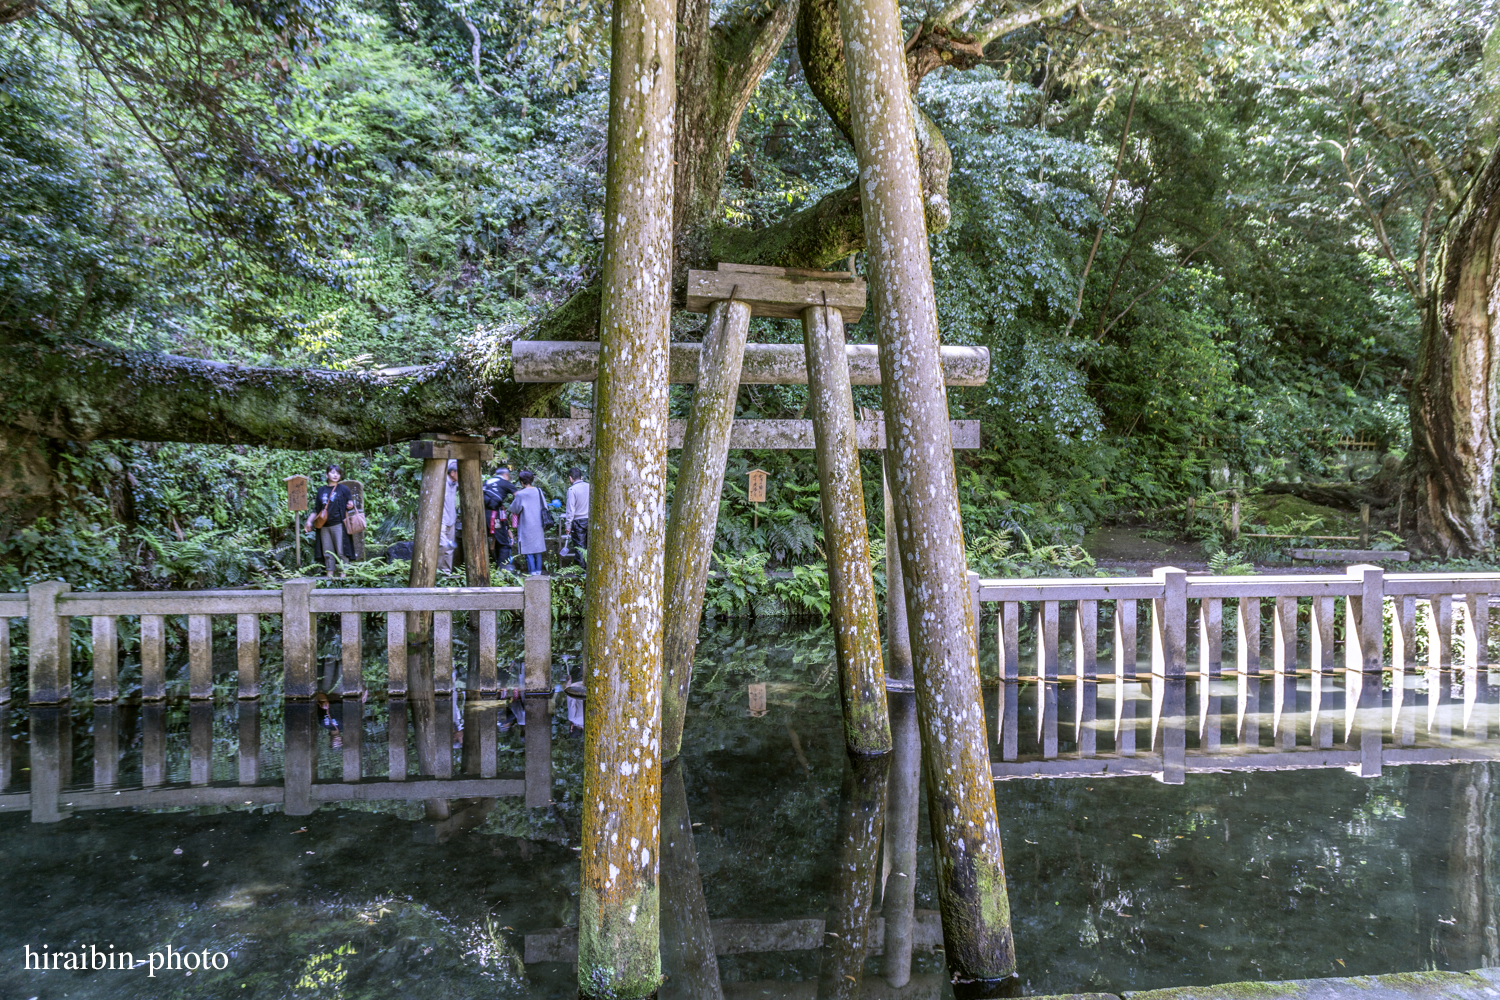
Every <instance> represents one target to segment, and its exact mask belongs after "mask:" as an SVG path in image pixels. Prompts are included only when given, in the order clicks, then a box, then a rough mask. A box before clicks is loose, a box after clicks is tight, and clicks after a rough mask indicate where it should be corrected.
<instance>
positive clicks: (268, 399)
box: [0, 341, 556, 450]
mask: <svg viewBox="0 0 1500 1000" xmlns="http://www.w3.org/2000/svg"><path fill="white" fill-rule="evenodd" d="M555 392H556V387H555V386H548V385H520V384H517V383H514V382H511V381H509V350H508V347H507V346H504V345H501V346H498V347H496V348H494V350H493V351H492V352H491V353H490V354H489V355H487V356H486V355H484V354H483V353H480V354H472V353H471V354H464V355H459V356H455V357H454V358H452V359H450V360H448V361H445V362H442V363H439V364H435V365H427V366H424V367H421V368H414V369H403V370H400V371H399V372H395V373H376V372H349V371H326V370H320V369H310V368H255V367H248V366H244V365H229V364H222V363H220V362H215V361H203V360H201V359H198V358H186V357H180V356H177V355H172V354H153V353H148V352H135V351H125V350H121V349H119V348H116V347H111V346H108V345H105V344H100V343H95V342H89V341H83V342H77V343H69V344H63V345H47V344H38V343H17V342H10V343H3V344H0V424H6V425H10V426H13V427H19V428H23V429H25V430H28V431H31V432H33V433H36V434H40V435H43V436H45V437H50V438H57V439H64V440H73V441H89V440H93V439H96V438H127V439H135V440H141V441H183V442H205V443H233V444H257V445H269V446H273V447H278V448H341V449H346V450H357V449H364V448H373V447H376V446H378V445H383V444H388V443H390V442H393V441H401V440H404V439H407V438H412V437H416V436H417V435H419V434H422V433H425V432H452V433H457V432H465V431H468V432H473V433H481V434H482V433H486V432H489V431H491V430H493V429H497V428H509V427H513V426H514V425H515V424H516V422H517V421H518V420H519V418H520V417H521V416H522V415H523V414H526V413H529V412H532V411H533V410H535V409H537V408H538V407H539V406H541V405H542V404H543V403H544V402H545V400H546V399H547V398H548V397H550V396H551V395H552V394H554V393H555Z"/></svg>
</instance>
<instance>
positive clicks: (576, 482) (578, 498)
mask: <svg viewBox="0 0 1500 1000" xmlns="http://www.w3.org/2000/svg"><path fill="white" fill-rule="evenodd" d="M568 483H569V486H568V504H567V507H566V508H565V509H564V510H563V530H564V532H565V533H566V535H565V537H566V538H567V543H568V545H567V547H568V548H570V549H572V550H573V558H574V559H576V560H578V565H579V566H580V567H583V566H584V561H583V553H584V550H585V549H587V548H588V547H589V484H588V482H587V480H585V479H584V478H583V470H582V469H579V468H576V467H575V468H572V469H569V470H568ZM585 568H586V567H585Z"/></svg>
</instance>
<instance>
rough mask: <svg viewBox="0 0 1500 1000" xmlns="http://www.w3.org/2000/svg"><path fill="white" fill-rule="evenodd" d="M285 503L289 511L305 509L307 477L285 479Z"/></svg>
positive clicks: (288, 477)
mask: <svg viewBox="0 0 1500 1000" xmlns="http://www.w3.org/2000/svg"><path fill="white" fill-rule="evenodd" d="M286 503H287V507H288V508H290V509H291V510H306V509H307V477H306V476H287V477H286Z"/></svg>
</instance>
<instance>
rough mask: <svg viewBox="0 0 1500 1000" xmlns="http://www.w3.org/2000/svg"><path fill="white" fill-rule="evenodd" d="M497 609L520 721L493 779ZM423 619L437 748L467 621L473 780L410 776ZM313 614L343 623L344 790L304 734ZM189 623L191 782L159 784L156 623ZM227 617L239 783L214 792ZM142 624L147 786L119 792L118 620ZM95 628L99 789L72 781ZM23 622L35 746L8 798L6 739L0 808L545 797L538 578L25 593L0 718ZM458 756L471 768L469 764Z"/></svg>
mask: <svg viewBox="0 0 1500 1000" xmlns="http://www.w3.org/2000/svg"><path fill="white" fill-rule="evenodd" d="M498 611H513V612H520V613H521V615H522V617H523V631H524V637H525V655H524V667H523V679H522V685H523V688H522V689H523V690H524V692H525V695H524V697H525V706H526V711H527V717H528V718H529V719H531V720H532V722H533V724H532V725H529V726H527V727H526V742H525V762H526V764H525V767H526V770H525V774H524V776H521V775H515V776H510V777H502V776H500V775H499V774H498V772H497V753H496V730H497V726H496V723H497V715H498V711H499V710H500V708H501V706H500V704H499V702H498V701H497V700H496V699H495V697H494V695H495V693H496V692H497V691H498V690H499V671H498V669H497V662H496V654H497V629H496V618H495V614H496V612H498ZM422 612H430V613H431V614H432V616H433V617H432V639H431V647H430V655H431V657H432V665H433V675H434V681H435V683H434V687H435V694H436V697H437V700H438V704H437V705H436V706H435V710H434V720H435V725H436V726H437V729H438V732H437V734H436V739H437V743H438V745H439V746H440V747H447V746H448V745H449V741H450V739H451V736H452V732H451V726H452V712H453V698H454V696H455V692H454V670H453V615H454V614H455V613H459V614H469V615H472V628H473V629H474V634H473V636H472V637H471V643H470V646H471V649H472V650H473V656H472V659H471V661H470V663H471V669H473V670H475V671H477V673H476V675H475V679H476V684H475V685H470V686H469V687H468V689H469V691H470V693H471V695H477V696H478V697H471V698H470V699H469V700H468V702H467V703H466V705H465V717H466V718H468V719H469V723H470V724H473V725H475V726H476V732H477V739H476V741H475V743H474V746H473V750H474V756H473V759H474V761H475V766H474V767H473V768H472V769H470V768H468V767H467V766H466V770H472V772H473V773H471V774H465V775H464V776H462V777H458V778H454V777H452V774H451V757H450V755H449V754H447V753H441V754H439V764H438V770H439V771H440V773H438V774H435V775H419V776H409V774H408V770H409V769H408V762H407V749H406V733H407V726H408V717H409V713H408V708H407V702H406V698H407V695H408V694H409V692H408V690H407V663H408V652H409V649H408V631H407V616H408V615H409V614H414V613H422ZM372 613H373V614H384V615H385V618H386V621H385V625H386V629H385V631H386V659H387V667H388V678H389V679H388V684H387V691H386V694H387V696H388V699H389V700H388V705H387V710H388V712H389V725H390V734H391V735H390V738H389V750H388V761H387V765H388V766H387V770H386V773H385V774H384V775H374V774H366V773H365V771H366V769H367V767H368V764H367V762H365V761H363V759H362V733H363V711H362V707H363V702H364V696H365V695H366V692H365V690H364V681H363V678H362V676H361V664H362V660H363V647H362V632H363V627H362V626H363V620H362V619H363V616H364V615H366V614H372ZM318 614H336V615H338V616H339V634H340V640H341V644H340V645H341V648H340V661H339V674H340V685H339V694H338V695H335V696H334V698H333V703H334V704H333V706H331V711H335V712H339V713H341V716H340V717H341V718H342V719H344V720H345V722H346V724H345V725H343V726H342V727H341V732H342V743H343V774H342V781H341V782H318V781H316V780H315V777H314V775H315V766H314V765H315V761H314V756H315V755H314V743H315V740H314V733H315V731H316V730H315V722H316V718H315V717H316V715H317V713H318V709H317V707H316V706H315V705H314V704H313V703H312V698H313V697H314V695H315V694H316V693H317V688H318V685H317V670H316V667H317V642H316V637H317V629H316V622H315V617H314V616H316V615H318ZM173 615H179V616H184V617H186V619H187V622H186V634H187V673H188V694H189V698H190V701H191V707H190V735H189V747H190V758H191V762H190V769H189V770H190V775H191V777H190V780H189V782H188V783H187V785H185V786H184V785H175V786H174V785H170V784H168V783H167V782H166V779H165V776H166V763H165V761H166V743H167V729H166V720H165V709H166V706H165V701H166V697H167V652H166V620H167V618H168V616H173ZM216 615H217V616H223V617H230V616H233V618H234V620H235V629H234V642H235V659H234V663H235V670H236V672H237V678H236V679H237V693H238V699H239V706H240V708H239V726H238V740H239V746H238V753H237V757H238V780H237V782H236V783H219V784H215V783H214V782H212V781H211V780H210V778H211V775H212V771H213V760H212V748H213V742H214V741H213V723H212V719H213V710H214V709H213V697H214V680H215V669H214V655H213V654H214V649H213V635H214V633H213V617H214V616H216ZM267 615H270V616H280V618H281V646H282V689H283V697H284V699H285V701H286V704H285V706H284V708H283V712H284V719H285V733H284V741H285V748H284V781H283V783H282V784H281V785H271V784H266V783H264V782H263V780H262V776H261V769H260V763H259V762H260V709H261V705H260V695H261V679H262V678H261V660H262V655H261V617H262V616H267ZM129 616H136V617H137V618H138V620H139V635H140V641H139V654H140V667H141V690H140V702H141V707H140V712H141V716H140V722H139V726H140V729H139V735H140V739H141V786H140V787H139V788H120V787H118V785H117V782H118V778H119V773H118V767H119V758H120V746H119V743H120V732H119V717H120V711H121V709H120V708H119V707H117V706H118V703H119V701H120V685H119V681H118V676H119V673H118V672H119V662H120V658H121V657H120V654H121V648H120V641H119V634H120V631H119V620H120V619H121V618H124V617H129ZM78 617H88V618H91V619H92V622H91V625H92V634H93V643H92V653H91V655H92V660H93V662H92V670H93V701H94V710H93V720H92V727H91V728H92V737H93V739H92V742H93V749H94V753H93V763H94V773H93V787H92V788H80V787H77V786H76V785H75V782H74V781H73V774H72V770H73V768H72V760H73V753H72V740H71V732H70V726H71V722H70V719H71V713H70V710H69V707H68V704H67V703H68V702H69V701H70V700H71V697H72V684H73V671H72V662H71V646H72V643H71V637H70V633H71V619H73V618H78ZM12 619H26V622H27V641H26V663H25V669H26V671H27V690H28V693H29V697H28V709H27V710H28V712H29V715H30V736H29V739H28V740H27V743H26V746H27V752H28V754H29V771H30V779H29V782H28V787H27V790H26V791H24V792H23V791H13V790H10V785H11V782H12V778H13V777H14V776H15V773H14V768H13V766H12V762H11V748H10V741H9V740H6V741H3V743H4V746H3V747H0V812H6V811H14V810H30V811H31V813H32V817H33V819H36V820H38V821H50V820H55V819H59V818H61V816H62V815H63V812H62V810H63V809H65V808H67V807H73V808H81V809H86V808H108V807H121V806H152V807H166V806H176V805H215V804H217V805H228V804H239V803H250V804H267V803H271V802H275V803H278V804H280V805H282V807H283V808H284V809H285V810H286V811H287V812H288V813H289V814H293V815H297V814H301V813H306V812H310V811H311V810H312V809H313V808H314V807H315V803H318V802H324V801H330V802H331V801H342V800H353V799H429V798H469V797H498V796H508V795H522V794H524V795H525V797H526V803H527V805H529V806H542V805H546V804H547V803H548V802H549V801H550V798H551V785H552V767H551V757H552V749H551V724H550V711H551V696H552V686H551V666H552V639H551V625H552V618H551V592H550V581H549V580H548V579H547V578H546V577H540V576H538V577H529V578H528V579H527V580H526V583H525V586H524V587H495V588H424V589H397V588H391V589H323V590H319V589H314V587H313V582H312V581H311V580H306V579H296V580H288V581H287V582H286V583H285V584H284V585H283V586H282V588H281V589H280V590H244V591H228V590H223V591H162V592H140V593H134V592H127V593H73V592H71V591H70V589H69V587H68V585H67V584H66V583H61V582H47V583H41V584H36V585H34V586H32V587H31V588H30V589H29V590H28V592H27V593H26V594H0V712H3V711H5V710H6V703H7V702H8V701H9V699H10V691H11V674H10V671H11V666H12V665H11V663H10V648H11V621H12ZM467 763H468V761H467V760H466V765H467Z"/></svg>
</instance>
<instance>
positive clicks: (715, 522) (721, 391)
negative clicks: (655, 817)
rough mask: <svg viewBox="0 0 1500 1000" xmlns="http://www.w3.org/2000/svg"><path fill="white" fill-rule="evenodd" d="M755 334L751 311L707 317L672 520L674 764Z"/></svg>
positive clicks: (665, 699)
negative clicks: (743, 373)
mask: <svg viewBox="0 0 1500 1000" xmlns="http://www.w3.org/2000/svg"><path fill="white" fill-rule="evenodd" d="M749 332H750V306H749V304H748V303H745V302H736V301H733V300H726V301H719V302H715V303H714V304H713V305H711V306H710V307H709V310H708V331H707V332H706V333H705V334H704V336H703V354H702V368H701V370H700V372H699V375H698V388H697V389H696V390H694V392H693V409H692V411H691V412H690V413H689V414H688V421H687V433H686V435H685V437H684V439H683V447H682V464H681V465H680V466H679V468H678V472H677V490H676V494H675V496H674V498H673V500H672V513H671V516H670V517H669V519H668V520H667V549H666V582H665V588H666V589H665V604H664V607H663V611H662V634H663V639H662V684H661V687H662V690H661V695H662V702H661V753H662V759H663V760H674V759H676V757H677V754H678V752H679V751H680V750H681V749H682V725H683V719H684V717H685V716H686V714H687V699H688V691H689V689H690V687H691V685H692V681H693V654H694V653H696V652H697V650H698V624H699V622H700V621H701V619H702V618H703V592H704V588H705V587H706V586H707V584H708V567H709V561H710V557H711V556H712V555H713V548H714V532H715V531H716V530H718V526H719V495H720V494H721V493H722V492H723V490H724V470H725V466H726V463H727V461H728V458H729V432H730V430H731V429H732V428H733V427H734V403H735V399H736V398H738V396H739V392H740V366H741V365H742V364H743V362H744V358H745V338H746V337H747V336H748V335H749Z"/></svg>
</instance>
